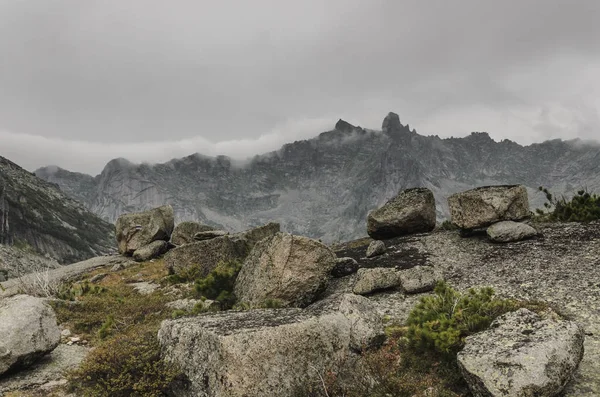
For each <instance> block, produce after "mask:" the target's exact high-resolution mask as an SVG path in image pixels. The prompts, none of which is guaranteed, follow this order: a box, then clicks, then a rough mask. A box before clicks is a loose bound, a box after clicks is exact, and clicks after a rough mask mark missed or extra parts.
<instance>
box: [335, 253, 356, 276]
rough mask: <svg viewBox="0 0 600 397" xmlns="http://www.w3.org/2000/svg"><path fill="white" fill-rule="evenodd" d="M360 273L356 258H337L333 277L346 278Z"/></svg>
mask: <svg viewBox="0 0 600 397" xmlns="http://www.w3.org/2000/svg"><path fill="white" fill-rule="evenodd" d="M357 271H358V262H357V261H356V259H354V258H349V257H344V258H337V259H336V261H335V266H334V268H333V270H332V271H331V275H332V276H333V277H344V276H348V275H350V274H354V273H356V272H357Z"/></svg>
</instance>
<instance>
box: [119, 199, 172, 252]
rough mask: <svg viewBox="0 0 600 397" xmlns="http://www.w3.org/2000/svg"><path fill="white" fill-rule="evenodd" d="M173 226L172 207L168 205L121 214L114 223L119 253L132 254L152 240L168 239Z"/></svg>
mask: <svg viewBox="0 0 600 397" xmlns="http://www.w3.org/2000/svg"><path fill="white" fill-rule="evenodd" d="M173 226H174V218H173V207H171V206H170V205H164V206H162V207H158V208H155V209H153V210H150V211H146V212H138V213H132V214H125V215H121V216H120V217H119V218H118V219H117V222H116V225H115V227H116V234H117V243H118V245H119V253H120V254H122V255H132V254H133V253H134V251H136V250H137V249H139V248H141V247H143V246H145V245H148V244H150V243H151V242H153V241H157V240H164V241H169V239H170V238H171V233H172V232H173Z"/></svg>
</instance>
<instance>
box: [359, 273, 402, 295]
mask: <svg viewBox="0 0 600 397" xmlns="http://www.w3.org/2000/svg"><path fill="white" fill-rule="evenodd" d="M398 286H400V274H399V273H398V271H397V270H396V269H393V268H383V267H376V268H374V269H359V270H358V272H357V273H356V282H355V283H354V286H353V287H352V292H354V293H355V294H358V295H366V294H371V293H373V292H376V291H382V290H386V289H390V288H396V287H398Z"/></svg>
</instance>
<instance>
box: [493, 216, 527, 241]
mask: <svg viewBox="0 0 600 397" xmlns="http://www.w3.org/2000/svg"><path fill="white" fill-rule="evenodd" d="M537 234H538V232H537V230H535V229H534V228H533V227H531V226H529V225H527V224H525V223H520V222H513V221H503V222H498V223H494V224H493V225H492V226H490V227H488V228H487V235H488V237H489V239H490V241H492V242H494V243H510V242H513V241H521V240H527V239H528V238H532V237H535V236H537Z"/></svg>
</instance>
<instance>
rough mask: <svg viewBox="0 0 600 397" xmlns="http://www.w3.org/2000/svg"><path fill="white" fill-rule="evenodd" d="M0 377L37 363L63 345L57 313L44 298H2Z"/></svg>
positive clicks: (0, 310) (18, 296)
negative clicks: (57, 322) (60, 344)
mask: <svg viewBox="0 0 600 397" xmlns="http://www.w3.org/2000/svg"><path fill="white" fill-rule="evenodd" d="M0 335H1V336H2V337H1V338H0V375H1V374H3V373H5V372H6V371H8V370H10V369H13V368H17V367H26V366H29V365H31V364H33V363H34V362H35V361H36V360H37V359H39V358H40V357H42V356H43V355H44V354H46V353H48V352H51V351H52V350H54V348H56V346H58V344H59V342H60V329H59V328H58V325H57V324H56V316H55V314H54V311H53V310H52V308H51V307H50V306H48V304H46V303H45V302H44V301H43V300H42V299H40V298H34V297H32V296H28V295H16V296H13V297H10V298H4V299H0Z"/></svg>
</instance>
